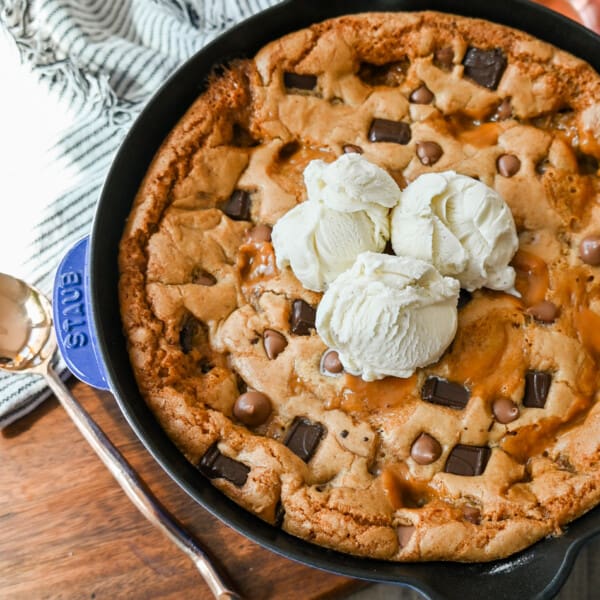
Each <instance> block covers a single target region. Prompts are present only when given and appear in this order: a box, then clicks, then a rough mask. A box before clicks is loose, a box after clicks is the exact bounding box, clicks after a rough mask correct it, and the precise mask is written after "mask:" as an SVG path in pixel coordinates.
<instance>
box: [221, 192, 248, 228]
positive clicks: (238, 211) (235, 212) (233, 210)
mask: <svg viewBox="0 0 600 600" xmlns="http://www.w3.org/2000/svg"><path fill="white" fill-rule="evenodd" d="M250 204H251V202H250V194H249V193H248V192H247V191H246V190H235V191H234V192H233V194H231V196H230V197H229V200H227V203H226V204H225V206H224V207H223V212H224V213H225V214H226V215H227V216H228V217H229V218H230V219H233V220H234V221H248V220H249V219H250Z"/></svg>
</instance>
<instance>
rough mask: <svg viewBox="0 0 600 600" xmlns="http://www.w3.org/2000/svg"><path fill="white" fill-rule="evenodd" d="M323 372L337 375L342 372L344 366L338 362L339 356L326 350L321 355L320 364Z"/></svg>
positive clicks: (333, 351) (332, 351)
mask: <svg viewBox="0 0 600 600" xmlns="http://www.w3.org/2000/svg"><path fill="white" fill-rule="evenodd" d="M321 365H322V368H323V371H325V372H326V373H333V374H336V375H337V374H338V373H341V372H342V371H343V370H344V365H342V362H341V361H340V355H339V354H338V353H337V352H336V351H335V350H327V352H325V354H323V358H322V362H321Z"/></svg>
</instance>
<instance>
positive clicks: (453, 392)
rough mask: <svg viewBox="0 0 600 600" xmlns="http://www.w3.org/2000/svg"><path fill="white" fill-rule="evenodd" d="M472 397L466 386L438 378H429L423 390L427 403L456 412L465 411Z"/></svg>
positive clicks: (423, 396) (422, 396)
mask: <svg viewBox="0 0 600 600" xmlns="http://www.w3.org/2000/svg"><path fill="white" fill-rule="evenodd" d="M470 396H471V393H470V392H469V390H468V389H467V388H466V387H465V386H463V385H460V384H459V383H454V382H453V381H447V380H445V379H439V378H438V377H428V378H427V380H426V381H425V384H424V385H423V389H422V390H421V398H423V400H425V401H426V402H431V403H433V404H440V405H441V406H447V407H448V408H454V409H456V410H461V409H463V408H464V407H465V406H466V405H467V402H468V401H469V398H470Z"/></svg>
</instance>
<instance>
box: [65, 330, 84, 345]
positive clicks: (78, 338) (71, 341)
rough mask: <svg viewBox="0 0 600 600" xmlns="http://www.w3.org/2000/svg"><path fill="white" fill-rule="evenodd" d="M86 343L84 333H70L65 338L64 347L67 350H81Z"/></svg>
mask: <svg viewBox="0 0 600 600" xmlns="http://www.w3.org/2000/svg"><path fill="white" fill-rule="evenodd" d="M87 343H88V338H87V335H85V333H82V332H79V333H70V334H69V335H67V336H66V337H65V346H66V347H67V348H69V349H73V348H82V347H83V346H85V345H86V344H87Z"/></svg>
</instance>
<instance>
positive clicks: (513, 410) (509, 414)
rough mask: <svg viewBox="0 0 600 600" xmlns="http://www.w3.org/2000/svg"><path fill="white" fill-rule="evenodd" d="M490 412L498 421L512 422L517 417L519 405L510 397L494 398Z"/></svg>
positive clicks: (503, 422)
mask: <svg viewBox="0 0 600 600" xmlns="http://www.w3.org/2000/svg"><path fill="white" fill-rule="evenodd" d="M492 413H494V417H496V421H498V423H502V424H503V425H504V424H506V423H512V422H513V421H514V420H515V419H518V418H519V407H518V406H517V405H516V404H515V403H514V402H513V401H512V400H511V399H510V398H496V399H495V400H494V402H493V403H492Z"/></svg>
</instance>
